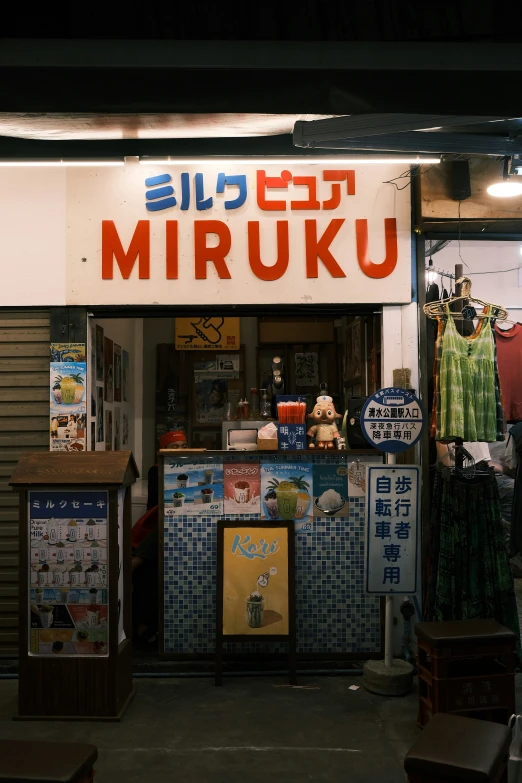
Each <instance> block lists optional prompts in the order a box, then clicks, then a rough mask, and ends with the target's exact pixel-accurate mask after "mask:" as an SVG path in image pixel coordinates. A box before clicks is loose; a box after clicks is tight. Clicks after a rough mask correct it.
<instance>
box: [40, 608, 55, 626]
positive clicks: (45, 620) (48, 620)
mask: <svg viewBox="0 0 522 783" xmlns="http://www.w3.org/2000/svg"><path fill="white" fill-rule="evenodd" d="M40 622H41V624H42V628H50V627H51V625H52V624H53V607H52V606H50V605H49V604H42V605H41V606H40Z"/></svg>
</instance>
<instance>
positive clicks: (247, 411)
mask: <svg viewBox="0 0 522 783" xmlns="http://www.w3.org/2000/svg"><path fill="white" fill-rule="evenodd" d="M243 418H244V419H249V418H250V404H249V402H248V400H247V398H246V397H245V399H244V400H243Z"/></svg>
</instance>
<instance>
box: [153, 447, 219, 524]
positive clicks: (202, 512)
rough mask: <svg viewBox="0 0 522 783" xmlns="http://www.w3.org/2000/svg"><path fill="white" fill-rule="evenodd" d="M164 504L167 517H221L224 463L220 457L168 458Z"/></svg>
mask: <svg viewBox="0 0 522 783" xmlns="http://www.w3.org/2000/svg"><path fill="white" fill-rule="evenodd" d="M163 504H164V510H165V514H166V515H167V516H183V515H186V514H188V515H190V516H199V517H208V516H221V515H222V514H223V462H222V460H221V458H220V457H202V458H201V459H199V460H184V459H179V458H177V459H176V458H175V457H165V460H164V479H163Z"/></svg>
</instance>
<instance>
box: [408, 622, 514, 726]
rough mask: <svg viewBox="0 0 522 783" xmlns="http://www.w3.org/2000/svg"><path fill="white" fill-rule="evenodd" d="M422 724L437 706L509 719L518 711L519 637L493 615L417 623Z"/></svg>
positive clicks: (500, 720) (441, 709)
mask: <svg viewBox="0 0 522 783" xmlns="http://www.w3.org/2000/svg"><path fill="white" fill-rule="evenodd" d="M415 633H416V634H417V639H418V649H419V717H418V724H419V726H425V725H426V724H427V723H428V721H429V719H430V717H431V716H432V715H434V714H435V713H437V712H446V713H452V714H459V715H462V716H464V717H466V716H467V717H470V718H480V719H483V720H492V721H497V722H498V723H503V724H504V725H506V724H507V722H508V720H509V717H510V715H512V714H513V713H514V712H515V663H516V647H515V644H516V639H515V634H514V633H513V631H510V630H509V628H504V626H502V625H500V624H499V623H497V622H496V621H495V620H459V621H451V622H440V623H417V625H416V626H415Z"/></svg>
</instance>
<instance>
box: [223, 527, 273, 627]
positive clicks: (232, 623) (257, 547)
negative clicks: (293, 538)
mask: <svg viewBox="0 0 522 783" xmlns="http://www.w3.org/2000/svg"><path fill="white" fill-rule="evenodd" d="M223 533H224V540H223V634H224V635H232V636H234V635H241V636H243V635H251V636H263V635H281V636H284V635H287V634H288V632H289V622H288V614H289V602H288V597H289V594H288V529H287V528H286V527H277V526H275V527H272V526H270V527H269V526H267V527H266V528H265V527H263V526H262V525H260V526H256V527H249V526H248V524H246V525H245V526H244V527H243V526H241V527H225V529H224V531H223Z"/></svg>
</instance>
